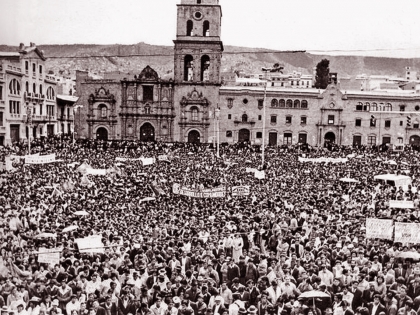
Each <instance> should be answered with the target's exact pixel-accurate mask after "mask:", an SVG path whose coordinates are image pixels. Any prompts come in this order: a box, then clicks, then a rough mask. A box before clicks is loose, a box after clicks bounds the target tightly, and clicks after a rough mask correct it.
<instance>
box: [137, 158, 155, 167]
mask: <svg viewBox="0 0 420 315" xmlns="http://www.w3.org/2000/svg"><path fill="white" fill-rule="evenodd" d="M140 160H141V162H142V163H143V166H146V165H152V164H154V163H155V159H154V158H140Z"/></svg>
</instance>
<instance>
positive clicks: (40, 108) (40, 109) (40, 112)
mask: <svg viewBox="0 0 420 315" xmlns="http://www.w3.org/2000/svg"><path fill="white" fill-rule="evenodd" d="M39 114H40V115H42V104H39Z"/></svg>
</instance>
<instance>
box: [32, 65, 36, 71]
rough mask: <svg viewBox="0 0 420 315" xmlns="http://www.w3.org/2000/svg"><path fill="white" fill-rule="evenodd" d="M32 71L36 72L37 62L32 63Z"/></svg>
mask: <svg viewBox="0 0 420 315" xmlns="http://www.w3.org/2000/svg"><path fill="white" fill-rule="evenodd" d="M32 72H33V73H36V64H35V63H33V64H32Z"/></svg>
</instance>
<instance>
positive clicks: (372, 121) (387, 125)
mask: <svg viewBox="0 0 420 315" xmlns="http://www.w3.org/2000/svg"><path fill="white" fill-rule="evenodd" d="M399 124H400V127H402V126H404V121H402V120H400V123H399ZM376 125H377V120H376V119H370V122H369V126H370V127H376ZM355 126H356V127H361V126H362V119H361V118H356V120H355ZM384 127H385V128H391V120H388V119H387V120H384ZM413 128H416V129H417V128H419V122H418V121H417V120H416V121H414V122H413Z"/></svg>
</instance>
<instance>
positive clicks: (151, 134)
mask: <svg viewBox="0 0 420 315" xmlns="http://www.w3.org/2000/svg"><path fill="white" fill-rule="evenodd" d="M140 141H143V142H151V141H155V128H154V127H153V126H152V124H150V123H145V124H143V126H141V128H140Z"/></svg>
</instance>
